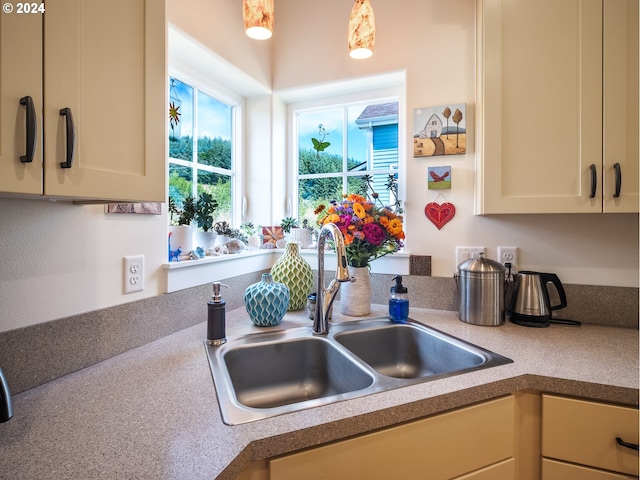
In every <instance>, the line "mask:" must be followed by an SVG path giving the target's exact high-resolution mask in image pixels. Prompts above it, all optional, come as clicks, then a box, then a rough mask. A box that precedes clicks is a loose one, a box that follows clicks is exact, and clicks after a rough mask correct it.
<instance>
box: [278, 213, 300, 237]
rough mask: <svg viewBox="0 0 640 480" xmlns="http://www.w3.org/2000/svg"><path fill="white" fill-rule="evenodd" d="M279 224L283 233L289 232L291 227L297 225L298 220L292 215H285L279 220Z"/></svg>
mask: <svg viewBox="0 0 640 480" xmlns="http://www.w3.org/2000/svg"><path fill="white" fill-rule="evenodd" d="M280 226H281V227H282V231H283V232H284V233H291V229H292V228H296V227H297V226H298V220H296V219H295V218H293V217H285V218H283V219H282V221H281V222H280Z"/></svg>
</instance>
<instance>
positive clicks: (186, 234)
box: [169, 225, 193, 256]
mask: <svg viewBox="0 0 640 480" xmlns="http://www.w3.org/2000/svg"><path fill="white" fill-rule="evenodd" d="M169 232H171V250H174V251H175V250H177V249H178V248H180V250H181V256H185V255H189V253H190V252H191V250H193V230H192V229H191V225H171V226H170V227H169Z"/></svg>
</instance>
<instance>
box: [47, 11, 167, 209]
mask: <svg viewBox="0 0 640 480" xmlns="http://www.w3.org/2000/svg"><path fill="white" fill-rule="evenodd" d="M165 39H166V21H165V2H164V1H163V0H109V1H100V0H56V1H54V2H48V3H47V4H46V13H45V18H44V49H45V57H44V100H45V108H44V128H45V139H46V140H45V150H44V164H45V179H44V194H45V195H48V196H53V197H72V198H74V199H88V200H90V199H101V200H119V201H127V200H128V201H164V200H165V183H166V182H165V171H166V167H165V163H166V155H165V151H166V138H167V136H166V134H165V129H166V117H167V115H166V113H167V112H166V103H167V102H166V88H165V85H166V81H167V80H166V78H167V76H166V67H165V65H166V62H165V47H166V46H165ZM66 109H68V110H66ZM62 112H70V114H71V115H69V114H67V115H62V114H61V113H62ZM70 118H73V125H72V124H71V122H68V120H70ZM70 132H73V133H74V134H75V138H71V137H70V136H69V133H70ZM71 148H73V152H74V154H73V158H72V162H69V160H70V159H71V158H70V157H69V155H70V154H69V152H70V149H71ZM69 163H71V165H70V166H69ZM63 164H64V165H65V166H66V167H69V168H62V165H63Z"/></svg>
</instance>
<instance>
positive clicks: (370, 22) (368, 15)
mask: <svg viewBox="0 0 640 480" xmlns="http://www.w3.org/2000/svg"><path fill="white" fill-rule="evenodd" d="M375 41H376V21H375V18H374V16H373V8H372V7H371V3H369V0H356V3H354V5H353V9H352V10H351V16H350V17H349V55H351V58H357V59H361V58H369V57H370V56H371V55H373V45H374V43H375Z"/></svg>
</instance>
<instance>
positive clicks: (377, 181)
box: [347, 173, 400, 213]
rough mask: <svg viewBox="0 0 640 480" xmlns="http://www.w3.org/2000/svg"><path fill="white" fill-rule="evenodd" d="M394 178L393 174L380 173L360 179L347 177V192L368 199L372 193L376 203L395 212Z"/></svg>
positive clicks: (395, 183)
mask: <svg viewBox="0 0 640 480" xmlns="http://www.w3.org/2000/svg"><path fill="white" fill-rule="evenodd" d="M395 178H396V175H395V174H382V173H379V174H375V175H367V176H362V177H349V179H348V182H347V184H348V191H349V193H357V194H358V195H362V196H363V197H367V198H369V199H372V193H373V192H375V193H376V194H377V195H378V198H377V200H376V203H378V204H382V205H384V206H387V207H390V208H391V209H392V210H395V208H394V204H395V202H396V199H397V190H396V185H397V181H396V180H395ZM398 213H400V212H398Z"/></svg>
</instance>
